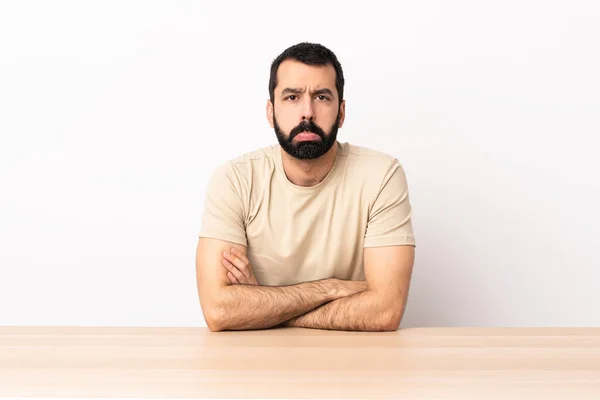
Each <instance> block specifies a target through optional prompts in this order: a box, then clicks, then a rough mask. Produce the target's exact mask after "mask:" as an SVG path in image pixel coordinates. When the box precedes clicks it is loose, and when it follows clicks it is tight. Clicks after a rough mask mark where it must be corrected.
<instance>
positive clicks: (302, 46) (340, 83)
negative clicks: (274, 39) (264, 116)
mask: <svg viewBox="0 0 600 400" xmlns="http://www.w3.org/2000/svg"><path fill="white" fill-rule="evenodd" d="M285 60H296V61H299V62H301V63H303V64H306V65H331V66H333V69H335V88H336V89H337V92H338V96H339V102H340V104H341V103H342V100H343V99H344V72H343V71H342V66H341V64H340V63H339V61H338V59H337V57H336V56H335V54H334V53H333V52H332V51H331V50H329V49H328V48H327V47H325V46H323V45H321V44H319V43H307V42H302V43H298V44H295V45H293V46H291V47H288V48H287V49H285V50H284V51H283V53H281V54H280V55H279V56H277V58H276V59H275V60H273V63H272V64H271V77H270V78H269V97H270V98H271V102H273V101H274V98H275V87H276V86H277V69H278V68H279V65H280V64H281V63H282V62H284V61H285Z"/></svg>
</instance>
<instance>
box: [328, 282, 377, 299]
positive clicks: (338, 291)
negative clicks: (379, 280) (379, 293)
mask: <svg viewBox="0 0 600 400" xmlns="http://www.w3.org/2000/svg"><path fill="white" fill-rule="evenodd" d="M333 282H334V291H333V296H334V297H335V298H340V297H346V296H352V295H353V294H356V293H359V292H364V291H365V290H368V289H369V285H368V283H367V281H353V280H342V279H335V278H334V280H333Z"/></svg>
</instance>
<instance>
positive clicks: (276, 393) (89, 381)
mask: <svg viewBox="0 0 600 400" xmlns="http://www.w3.org/2000/svg"><path fill="white" fill-rule="evenodd" d="M73 396H77V397H89V398H93V397H138V398H139V397H144V398H160V397H169V398H172V397H179V398H223V397H229V398H231V397H237V398H290V397H294V398H362V399H367V398H395V399H534V398H535V399H600V328H408V329H400V330H399V331H397V332H378V333H372V332H341V331H326V330H313V329H299V328H284V329H270V330H260V331H245V332H210V331H209V330H208V329H206V328H162V327H147V328H146V327H0V397H9V398H10V397H13V398H14V397H46V398H51V397H73Z"/></svg>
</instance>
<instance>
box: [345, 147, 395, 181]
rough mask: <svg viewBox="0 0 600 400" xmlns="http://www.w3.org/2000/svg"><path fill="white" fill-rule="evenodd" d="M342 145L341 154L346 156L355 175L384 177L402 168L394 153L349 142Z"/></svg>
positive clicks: (348, 165)
mask: <svg viewBox="0 0 600 400" xmlns="http://www.w3.org/2000/svg"><path fill="white" fill-rule="evenodd" d="M340 146H341V149H340V150H341V152H340V155H341V156H343V157H345V158H346V165H347V168H348V170H349V171H350V172H352V173H353V174H356V175H355V176H361V175H364V176H365V177H370V178H374V177H381V178H382V179H383V178H384V177H385V176H389V175H390V174H393V173H395V172H396V171H398V170H402V164H401V163H400V160H399V159H398V158H397V157H396V156H394V155H393V154H390V153H386V152H383V151H380V150H375V149H373V148H369V147H365V146H359V145H355V144H352V143H347V142H345V143H340ZM402 172H403V171H402Z"/></svg>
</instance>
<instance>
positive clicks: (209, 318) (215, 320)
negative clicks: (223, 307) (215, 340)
mask: <svg viewBox="0 0 600 400" xmlns="http://www.w3.org/2000/svg"><path fill="white" fill-rule="evenodd" d="M204 320H205V321H206V326H207V327H208V329H209V330H210V331H211V332H221V331H224V330H226V328H225V321H224V318H223V313H222V312H221V311H220V309H219V308H218V307H216V306H212V307H208V308H207V309H206V310H205V312H204Z"/></svg>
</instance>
